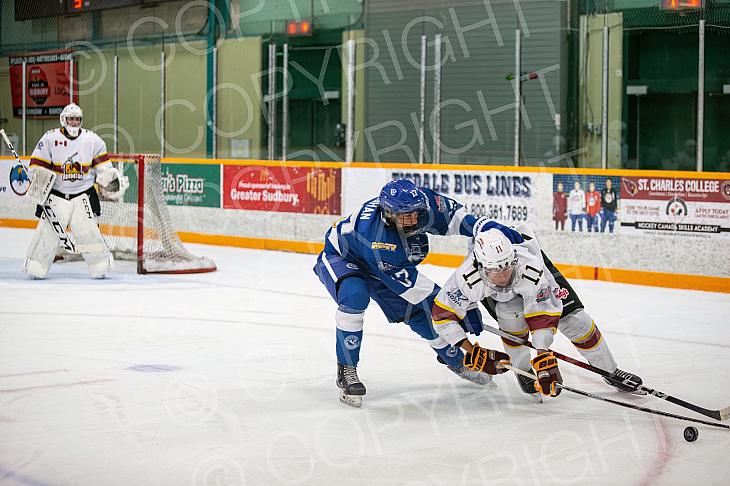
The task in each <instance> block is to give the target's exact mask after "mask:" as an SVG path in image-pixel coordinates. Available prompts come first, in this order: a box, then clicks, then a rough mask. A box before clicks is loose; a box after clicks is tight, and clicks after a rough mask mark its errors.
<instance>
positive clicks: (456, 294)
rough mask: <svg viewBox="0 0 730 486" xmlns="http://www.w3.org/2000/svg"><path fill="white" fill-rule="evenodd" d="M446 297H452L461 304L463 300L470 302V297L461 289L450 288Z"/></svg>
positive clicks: (453, 300)
mask: <svg viewBox="0 0 730 486" xmlns="http://www.w3.org/2000/svg"><path fill="white" fill-rule="evenodd" d="M446 297H448V298H449V299H451V301H452V302H455V303H457V304H461V303H462V302H469V299H467V298H466V296H465V295H464V294H463V292H462V291H461V290H459V289H451V290H449V291H448V292H446Z"/></svg>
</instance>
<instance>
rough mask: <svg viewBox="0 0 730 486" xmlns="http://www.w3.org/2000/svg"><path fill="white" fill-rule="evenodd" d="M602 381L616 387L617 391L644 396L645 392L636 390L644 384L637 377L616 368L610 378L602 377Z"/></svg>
mask: <svg viewBox="0 0 730 486" xmlns="http://www.w3.org/2000/svg"><path fill="white" fill-rule="evenodd" d="M603 379H604V381H605V382H606V383H608V384H609V385H611V386H613V387H616V389H617V390H618V391H621V392H624V393H633V394H635V395H646V392H645V391H642V390H639V389H638V388H639V386H641V385H642V384H643V383H644V382H643V381H642V380H641V378H640V377H639V376H638V375H635V374H633V373H629V372H628V371H623V370H620V369H618V368H616V370H615V371H614V372H613V373H611V376H610V377H608V376H604V377H603Z"/></svg>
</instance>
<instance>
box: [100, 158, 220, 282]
mask: <svg viewBox="0 0 730 486" xmlns="http://www.w3.org/2000/svg"><path fill="white" fill-rule="evenodd" d="M109 157H110V160H111V162H112V163H113V164H114V166H115V167H116V168H118V169H119V170H120V171H121V172H122V174H123V175H125V176H127V177H128V178H129V188H128V189H127V191H126V192H125V194H124V198H123V200H121V201H110V200H105V199H104V198H103V197H102V198H101V217H100V218H99V226H100V228H101V232H102V234H103V235H104V239H105V240H106V242H107V245H108V246H109V249H110V250H111V252H112V254H113V255H114V258H116V259H121V260H134V261H136V262H137V273H202V272H213V271H215V270H216V266H215V262H213V261H212V260H211V259H209V258H205V257H199V256H195V255H193V254H192V253H190V252H189V251H188V250H187V249H186V248H185V246H183V244H182V241H180V237H179V236H178V234H177V233H176V232H175V229H174V228H173V224H172V219H171V218H170V212H169V210H168V208H167V203H166V202H165V195H164V192H163V186H162V163H161V161H160V156H159V155H156V154H109Z"/></svg>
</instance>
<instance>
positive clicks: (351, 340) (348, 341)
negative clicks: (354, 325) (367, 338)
mask: <svg viewBox="0 0 730 486" xmlns="http://www.w3.org/2000/svg"><path fill="white" fill-rule="evenodd" d="M345 347H346V348H347V349H350V350H352V349H355V348H359V347H360V338H359V337H357V336H355V335H354V334H350V335H349V336H347V337H346V338H345Z"/></svg>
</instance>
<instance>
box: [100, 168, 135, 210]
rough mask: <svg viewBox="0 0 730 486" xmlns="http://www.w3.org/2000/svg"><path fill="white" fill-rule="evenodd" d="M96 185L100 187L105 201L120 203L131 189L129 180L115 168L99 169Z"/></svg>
mask: <svg viewBox="0 0 730 486" xmlns="http://www.w3.org/2000/svg"><path fill="white" fill-rule="evenodd" d="M102 167H103V169H102ZM96 183H97V184H98V185H99V194H100V195H101V196H102V197H103V198H104V199H108V200H111V201H120V200H121V199H122V198H123V197H124V192H125V191H126V190H127V188H128V187H129V178H128V177H126V176H123V175H122V174H121V172H119V170H118V169H116V168H115V167H105V166H103V165H102V166H99V167H98V168H97V175H96Z"/></svg>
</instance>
